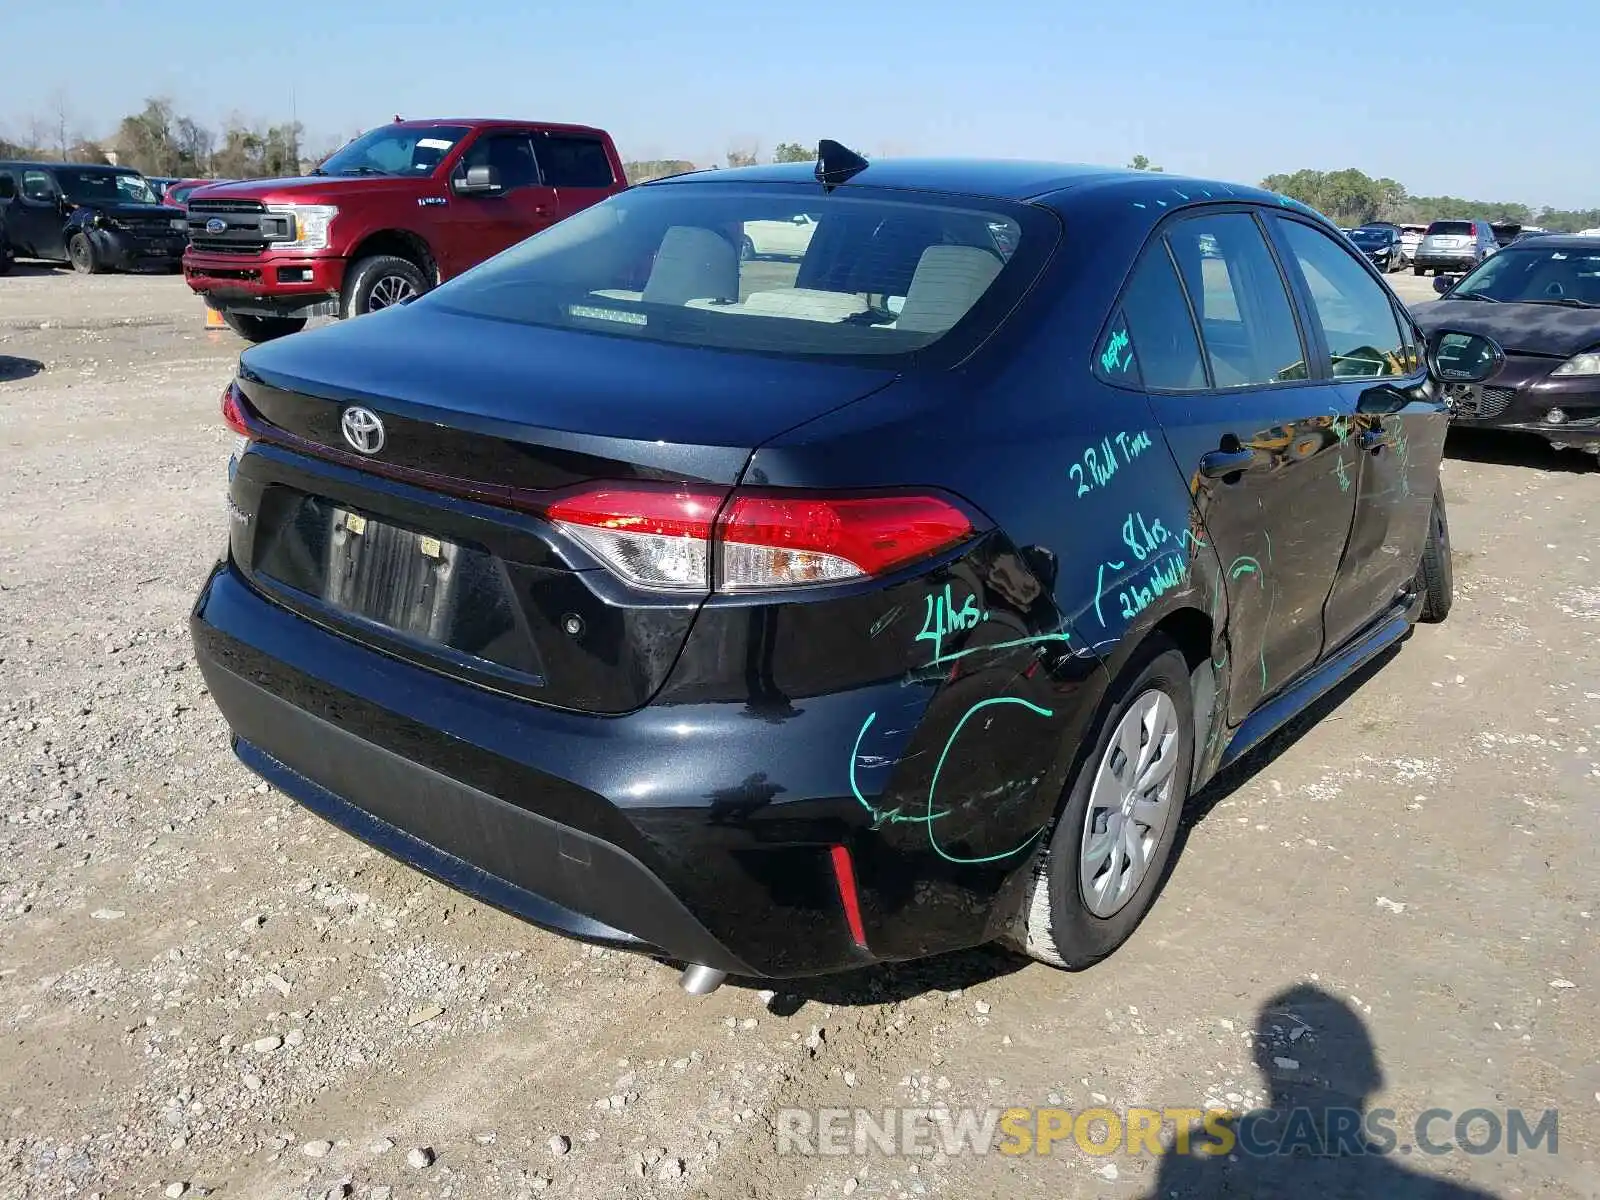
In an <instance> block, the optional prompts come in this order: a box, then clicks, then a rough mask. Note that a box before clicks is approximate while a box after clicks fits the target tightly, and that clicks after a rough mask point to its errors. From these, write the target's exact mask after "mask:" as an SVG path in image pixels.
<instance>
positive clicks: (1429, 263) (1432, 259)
mask: <svg viewBox="0 0 1600 1200" xmlns="http://www.w3.org/2000/svg"><path fill="white" fill-rule="evenodd" d="M1411 265H1412V266H1414V267H1421V268H1423V269H1424V270H1429V271H1469V270H1471V269H1472V268H1473V267H1475V266H1477V265H1478V260H1477V259H1476V258H1474V257H1473V256H1472V255H1470V254H1440V253H1438V252H1437V251H1434V252H1429V253H1424V252H1422V251H1418V253H1417V255H1416V257H1415V258H1413V259H1412V260H1411Z"/></svg>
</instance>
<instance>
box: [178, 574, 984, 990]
mask: <svg viewBox="0 0 1600 1200" xmlns="http://www.w3.org/2000/svg"><path fill="white" fill-rule="evenodd" d="M190 627H191V634H192V636H193V640H194V645H195V651H196V657H197V659H198V661H199V665H200V669H201V672H202V674H203V675H204V677H205V680H206V684H207V686H208V688H209V689H210V691H211V693H212V695H213V697H214V699H215V701H216V703H217V705H218V707H219V708H220V709H221V711H222V713H223V716H224V717H225V718H226V720H227V722H228V724H229V726H230V727H231V729H232V730H233V734H234V748H235V751H236V753H237V754H238V755H239V757H240V758H241V759H242V760H243V761H244V763H245V764H246V765H247V766H249V767H250V768H251V769H253V770H254V771H256V772H257V773H258V774H260V775H261V776H263V777H264V778H266V779H267V780H268V781H270V782H271V783H273V784H274V785H276V786H277V787H278V788H279V789H280V790H282V791H284V792H286V793H287V794H288V795H289V796H291V797H292V798H293V799H295V800H296V801H298V802H299V803H301V804H303V805H304V806H306V807H307V808H309V809H311V810H312V811H314V812H316V813H318V814H319V815H321V816H323V817H324V818H326V819H327V820H329V821H331V822H332V823H333V824H335V825H337V826H338V827H339V828H341V829H344V830H346V831H348V832H350V833H352V834H354V835H355V836H357V837H359V838H361V839H362V840H363V841H366V842H367V843H369V844H371V845H373V846H374V847H376V848H378V849H379V850H382V851H383V852H384V853H386V854H389V855H392V856H393V857H395V858H397V859H400V860H401V861H403V862H406V863H408V864H410V865H412V866H414V867H416V868H417V869H419V870H421V871H423V872H424V873H426V874H428V875H431V876H433V877H435V878H438V879H440V880H442V881H443V882H445V883H447V884H449V885H450V886H452V887H455V888H457V889H460V890H462V891H464V892H467V893H469V894H472V895H475V896H477V897H479V898H481V899H482V900H484V901H485V902H487V903H489V904H492V905H494V906H496V907H499V908H502V909H505V910H507V911H509V912H511V913H513V914H515V915H517V916H520V917H522V918H524V919H526V920H528V921H530V922H532V923H534V924H536V925H540V926H543V927H545V928H549V929H552V930H554V931H556V932H559V933H562V934H565V935H568V936H572V937H576V938H580V939H584V940H589V941H595V942H601V943H605V944H609V945H614V946H618V947H621V948H625V949H629V950H635V951H639V952H642V953H646V954H651V955H655V956H658V957H662V958H667V959H672V960H676V961H683V962H698V963H704V964H706V965H708V966H712V967H716V968H718V969H720V970H724V971H728V972H729V973H731V974H737V975H744V976H755V977H772V978H782V977H792V976H800V975H814V974H819V973H824V972H828V971H835V970H843V969H848V968H851V967H857V966H862V965H865V964H867V963H870V962H873V961H877V959H878V956H877V955H875V954H873V953H869V952H868V951H867V950H866V949H865V948H864V947H861V946H859V945H857V944H856V942H855V940H854V938H853V936H852V933H851V928H850V924H849V920H848V918H847V916H846V913H845V910H844V908H843V906H842V904H841V898H840V893H839V890H838V882H837V879H836V877H835V876H834V874H833V871H832V867H831V858H830V851H831V847H832V845H837V844H842V843H847V842H848V841H849V840H850V839H851V837H852V835H853V833H854V832H855V831H856V829H857V828H858V827H859V825H860V821H859V820H858V819H856V815H855V814H853V813H852V808H853V805H852V803H851V801H849V799H848V798H845V799H844V800H843V806H841V805H840V804H839V803H838V802H837V800H836V799H830V800H829V801H828V802H827V803H823V802H820V801H819V802H806V801H801V802H798V803H794V804H788V805H784V804H774V803H773V796H772V795H771V794H770V793H766V792H764V791H763V789H761V788H760V787H759V786H757V784H756V783H755V782H753V780H756V779H759V778H760V776H759V775H758V774H757V773H755V772H753V771H752V764H753V763H756V762H761V761H765V762H766V763H767V764H768V766H769V769H770V770H771V771H772V772H773V774H774V775H775V776H777V777H783V776H782V774H781V772H783V771H784V767H785V764H786V763H789V762H791V761H793V760H794V759H795V758H796V757H798V756H799V755H801V754H803V753H804V752H805V748H804V747H803V746H799V745H786V744H785V739H784V737H783V736H782V733H781V731H779V730H776V729H774V728H772V727H771V726H769V725H766V724H765V723H763V722H761V721H752V720H750V719H749V716H748V714H744V713H741V712H740V711H739V710H740V707H741V706H726V705H681V706H673V707H670V708H666V709H655V708H646V709H643V710H640V711H639V712H637V713H634V714H631V715H629V716H624V717H598V716H583V715H579V714H573V713H568V712H563V711H560V710H555V709H550V708H545V707H542V706H538V705H533V704H529V703H528V702H526V701H522V700H518V699H516V698H514V697H509V696H505V695H500V694H497V693H494V692H491V691H488V690H486V689H483V688H477V687H473V686H471V685H468V684H463V683H458V682H456V681H454V680H450V679H446V678H444V677H441V676H438V675H436V674H434V673H433V672H431V671H427V670H423V669H420V668H418V667H416V666H413V665H411V664H407V663H403V662H399V661H397V660H394V659H391V658H389V657H387V656H384V655H380V654H376V653H374V652H373V651H371V650H369V649H367V648H365V647H363V646H360V645H358V644H356V643H354V642H351V641H349V640H348V639H346V638H344V637H342V636H340V635H337V634H334V633H332V632H330V631H327V630H325V629H323V628H321V627H320V626H318V625H316V624H314V623H312V622H310V621H308V620H306V619H305V618H303V617H300V616H297V615H295V614H293V613H291V612H289V611H288V610H286V609H284V608H282V607H280V606H278V605H276V604H274V603H271V602H270V601H268V600H266V599H265V598H264V597H262V596H261V595H259V594H258V593H257V592H256V591H255V590H254V589H253V588H252V587H251V586H250V585H249V584H248V583H247V582H246V581H245V579H244V578H243V577H242V576H241V575H240V574H239V573H238V571H237V570H236V569H235V568H233V567H232V566H230V565H228V564H227V563H222V564H219V565H218V566H217V568H216V569H215V570H214V572H213V573H212V575H211V577H210V578H209V579H208V580H207V582H206V585H205V587H204V588H203V590H202V592H201V594H200V597H199V599H198V600H197V602H196V604H195V608H194V611H193V614H192V616H191V622H190ZM869 702H870V700H869ZM902 703H903V701H902ZM819 707H820V706H819ZM725 710H731V711H725ZM854 711H855V710H854V707H853V706H851V707H850V714H851V715H847V714H846V713H845V712H844V711H843V708H842V707H841V711H840V714H839V719H840V720H843V721H848V720H850V719H852V716H853V714H854ZM819 715H821V714H819ZM853 719H854V720H856V721H859V719H860V718H859V716H853ZM846 728H848V726H846ZM690 731H693V733H692V734H691V733H690ZM791 741H792V739H791ZM686 742H687V743H688V748H687V749H684V750H678V751H677V752H676V753H674V750H673V747H674V745H677V746H683V745H684V744H685V743H686ZM846 745H848V742H846ZM812 757H813V758H814V757H815V756H814V755H812ZM772 790H773V791H783V790H784V789H782V788H776V789H772ZM795 810H798V811H795ZM870 919H871V918H870V914H869V921H870ZM978 940H984V939H983V938H981V937H979V936H977V934H976V932H975V933H974V934H973V935H972V936H970V937H969V938H968V939H967V941H966V944H972V943H973V942H975V941H978ZM938 948H941V949H943V948H950V947H938ZM890 957H895V955H893V954H892V953H891V955H890Z"/></svg>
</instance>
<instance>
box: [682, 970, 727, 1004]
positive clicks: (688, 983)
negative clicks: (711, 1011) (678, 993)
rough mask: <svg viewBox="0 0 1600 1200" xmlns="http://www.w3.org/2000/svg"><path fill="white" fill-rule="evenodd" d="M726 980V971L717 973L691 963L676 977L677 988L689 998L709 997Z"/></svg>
mask: <svg viewBox="0 0 1600 1200" xmlns="http://www.w3.org/2000/svg"><path fill="white" fill-rule="evenodd" d="M727 978H728V973H727V972H726V971H719V970H717V969H716V968H715V967H708V966H705V965H703V964H701V963H693V964H691V965H690V966H688V967H685V968H684V971H683V974H682V975H681V976H679V977H678V986H679V987H681V988H682V989H683V990H684V991H686V992H688V993H689V995H691V996H709V995H710V994H711V993H712V992H714V991H716V990H717V989H718V988H719V987H721V986H722V983H723V980H725V979H727Z"/></svg>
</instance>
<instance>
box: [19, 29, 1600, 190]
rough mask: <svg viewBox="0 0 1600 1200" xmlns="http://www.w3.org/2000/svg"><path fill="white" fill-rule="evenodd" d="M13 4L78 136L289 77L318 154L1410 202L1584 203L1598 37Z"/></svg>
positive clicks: (24, 71) (36, 100) (209, 109)
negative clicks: (631, 164)
mask: <svg viewBox="0 0 1600 1200" xmlns="http://www.w3.org/2000/svg"><path fill="white" fill-rule="evenodd" d="M6 8H7V9H8V10H9V11H8V12H7V13H6V17H5V21H4V23H5V26H6V38H5V40H6V42H7V43H8V44H9V45H10V46H11V47H13V48H16V47H31V48H32V49H31V50H30V52H28V53H26V54H22V55H17V56H13V55H11V54H9V53H8V54H7V55H6V60H5V70H4V72H3V73H0V130H5V131H9V132H10V133H12V134H13V135H16V134H20V133H23V132H25V131H26V129H27V127H28V123H29V120H30V118H33V117H44V116H45V115H46V114H48V113H49V111H50V108H51V105H50V102H49V97H50V96H51V94H52V93H53V92H55V91H57V90H58V89H60V90H64V92H65V94H66V96H67V101H68V107H69V110H70V111H71V113H72V114H73V115H74V116H75V117H76V118H77V124H79V125H81V126H82V127H83V128H84V129H85V130H86V131H87V132H89V133H91V134H96V133H99V134H103V133H105V132H107V131H108V130H109V129H110V128H111V127H112V126H113V125H114V123H115V120H116V119H117V118H118V117H120V116H121V115H122V114H123V113H126V112H129V111H132V110H134V109H137V108H138V107H140V105H141V103H142V100H143V97H145V96H147V95H153V94H163V93H164V94H167V95H170V96H171V97H172V98H173V99H174V100H175V101H176V103H177V105H178V108H179V111H180V112H187V113H190V114H191V115H193V116H195V117H197V118H200V119H203V120H206V121H208V122H211V123H213V124H214V123H217V122H219V121H221V120H222V119H223V118H224V117H226V116H228V115H229V113H230V112H238V113H240V114H242V115H244V116H246V117H248V118H255V119H260V120H262V121H275V120H280V119H282V118H284V117H286V116H287V114H288V113H289V110H290V97H291V93H293V96H294V102H295V104H296V107H297V110H298V113H299V117H300V120H301V121H302V122H303V123H304V124H305V125H306V127H307V130H308V132H309V133H310V134H311V135H312V140H313V142H315V143H321V142H323V141H334V140H341V139H342V138H343V137H346V136H349V135H350V134H351V133H353V132H354V131H355V130H357V129H359V128H363V127H367V126H370V125H373V124H376V123H378V122H380V121H384V120H388V119H389V118H391V117H393V116H394V115H395V114H396V113H401V114H403V115H405V116H408V117H420V116H461V115H485V116H518V117H524V116H525V117H529V118H544V119H549V120H570V121H582V122H587V123H591V124H598V125H602V126H604V127H606V128H608V129H610V130H611V131H612V133H613V134H614V135H615V136H616V138H617V141H618V144H619V147H620V148H621V150H622V153H623V156H624V157H625V158H657V157H671V158H678V157H683V158H690V159H693V160H696V161H699V162H707V161H710V160H711V159H713V158H720V157H721V156H722V155H723V154H724V153H725V152H726V151H727V149H728V148H729V147H730V146H731V145H734V144H738V143H753V142H759V143H760V145H761V147H762V150H763V152H764V154H769V153H770V150H771V147H772V145H773V144H774V143H775V142H778V141H792V140H797V141H801V142H806V143H813V142H815V140H816V139H817V138H819V137H834V138H838V139H839V140H841V141H843V142H845V143H847V144H851V145H857V146H859V147H861V148H862V149H865V150H867V151H868V152H869V153H872V152H877V153H880V154H883V153H889V154H960V155H973V154H991V155H998V156H1003V157H1028V158H1033V157H1037V158H1056V159H1065V160H1069V161H1078V162H1109V163H1124V162H1126V161H1127V160H1128V159H1129V157H1130V156H1132V155H1133V154H1137V153H1143V154H1147V155H1149V156H1150V158H1151V160H1152V161H1153V162H1156V163H1159V164H1162V165H1164V166H1166V167H1167V169H1168V170H1170V171H1184V172H1190V173H1195V174H1204V175H1211V176H1215V177H1219V178H1223V179H1228V180H1235V181H1243V182H1248V183H1254V182H1256V181H1257V180H1259V179H1260V178H1261V176H1262V175H1263V174H1265V173H1268V172H1270V171H1276V170H1285V171H1289V170H1294V169H1296V168H1299V167H1317V168H1323V169H1337V168H1340V167H1346V166H1354V167H1358V168H1360V169H1362V170H1364V171H1366V172H1367V173H1368V174H1371V175H1375V176H1379V175H1389V176H1392V177H1394V178H1396V179H1398V180H1400V181H1401V182H1402V183H1404V184H1405V185H1406V186H1407V187H1408V188H1409V189H1410V190H1411V192H1413V193H1414V194H1438V193H1450V194H1454V195H1460V196H1467V197H1470V198H1473V199H1481V200H1523V201H1527V202H1530V203H1533V204H1536V205H1537V204H1551V205H1555V206H1557V207H1563V208H1566V207H1582V208H1588V207H1594V206H1597V205H1600V171H1597V170H1596V168H1595V166H1594V158H1593V154H1592V139H1593V135H1594V132H1595V130H1596V129H1600V90H1597V89H1595V88H1593V87H1590V86H1588V85H1587V84H1586V83H1585V81H1584V77H1583V76H1582V73H1581V71H1579V69H1578V67H1576V66H1575V65H1574V63H1575V61H1576V60H1573V59H1570V58H1567V57H1565V56H1564V54H1563V52H1562V51H1561V49H1560V47H1561V46H1562V44H1563V42H1562V38H1561V31H1562V30H1569V31H1571V32H1572V35H1573V36H1575V37H1577V36H1580V34H1586V33H1587V32H1591V31H1592V29H1593V22H1594V16H1593V0H1584V2H1582V3H1580V0H1545V3H1542V4H1539V5H1537V6H1519V5H1512V4H1508V3H1506V2H1505V0H1493V2H1490V0H1466V2H1465V3H1460V4H1456V5H1451V6H1447V8H1443V9H1441V8H1435V7H1433V6H1427V7H1423V6H1420V5H1418V6H1404V5H1398V4H1392V3H1391V4H1374V3H1368V2H1367V0H1353V2H1347V3H1344V4H1341V5H1337V6H1316V7H1315V8H1313V7H1310V6H1306V5H1303V4H1297V3H1293V2H1278V3H1265V2H1258V3H1244V2H1242V0H1208V2H1207V3H1197V2H1195V0H1143V2H1126V0H1125V2H1123V3H1113V4H1099V5H1082V4H1073V3H1071V2H1070V0H1067V2H1058V3H1038V2H1035V0H1011V2H1010V3H991V4H973V3H959V4H958V3H954V2H952V0H921V2H919V3H905V2H903V0H876V2H875V3H874V2H873V0H854V2H851V3H843V2H840V0H807V2H806V3H803V4H767V5H759V4H733V3H728V2H726V0H699V2H698V3H697V4H695V5H692V6H691V5H678V4H666V3H656V4H646V3H638V2H632V0H589V2H586V3H574V2H572V0H532V2H531V3H530V2H529V0H471V2H468V3H449V2H448V0H383V2H381V3H380V2H377V0H318V2H317V3H313V4H309V5H298V6H297V5H290V6H288V7H285V8H282V9H281V10H273V9H272V8H271V6H268V7H267V8H264V9H263V8H250V7H249V6H244V7H241V6H239V5H229V4H215V5H199V6H196V5H189V6H183V5H179V6H177V7H174V6H173V5H172V4H170V3H165V2H164V3H159V4H158V3H155V2H154V0H123V2H122V3H121V4H120V5H113V4H112V3H110V0H51V2H50V3H47V4H40V3H25V2H21V0H18V2H16V3H8V4H7V5H6ZM274 11H278V12H280V15H281V19H277V18H275V17H274V16H273V13H274ZM691 13H692V14H693V15H674V14H691ZM230 17H234V18H240V19H245V23H244V24H240V25H233V26H230V23H229V18H230ZM252 24H253V26H254V27H253V28H252ZM63 30H78V31H80V35H79V36H73V37H71V38H70V39H69V41H68V42H63V41H62V31H63ZM1519 44H1520V45H1526V46H1527V49H1526V50H1523V49H1520V48H1519ZM68 45H70V47H71V50H70V53H69V52H68V51H67V50H66V47H67V46H68ZM46 48H50V50H49V52H46ZM1574 72H1578V73H1576V74H1575V73H1574ZM1563 81H1564V82H1563Z"/></svg>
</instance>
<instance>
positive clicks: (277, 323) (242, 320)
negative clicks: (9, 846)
mask: <svg viewBox="0 0 1600 1200" xmlns="http://www.w3.org/2000/svg"><path fill="white" fill-rule="evenodd" d="M222 319H223V320H224V321H226V322H227V324H228V328H229V329H231V330H233V331H234V332H235V333H237V334H238V335H239V336H240V337H242V338H244V340H245V341H247V342H258V343H259V342H270V341H272V340H273V339H274V338H281V337H288V336H289V335H290V334H291V333H299V332H300V331H301V330H302V329H304V328H305V327H306V319H305V318H304V317H256V316H251V315H250V314H248V313H235V312H228V311H226V310H224V311H223V313H222Z"/></svg>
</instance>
